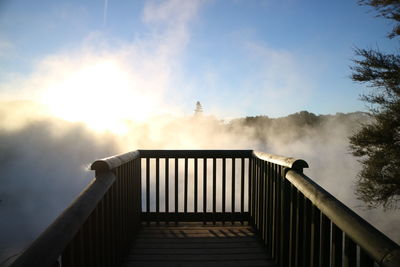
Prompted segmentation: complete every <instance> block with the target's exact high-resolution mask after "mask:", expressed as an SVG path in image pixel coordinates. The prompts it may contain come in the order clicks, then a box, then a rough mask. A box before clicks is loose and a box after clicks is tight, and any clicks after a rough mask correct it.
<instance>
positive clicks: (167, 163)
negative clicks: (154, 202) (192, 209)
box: [165, 158, 169, 213]
mask: <svg viewBox="0 0 400 267" xmlns="http://www.w3.org/2000/svg"><path fill="white" fill-rule="evenodd" d="M165 212H166V213H169V158H165Z"/></svg>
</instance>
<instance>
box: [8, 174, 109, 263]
mask: <svg viewBox="0 0 400 267" xmlns="http://www.w3.org/2000/svg"><path fill="white" fill-rule="evenodd" d="M114 181H115V175H114V174H113V173H112V172H103V173H101V174H99V175H98V176H97V177H96V179H93V180H92V182H91V183H90V184H89V185H88V186H87V187H86V189H85V190H84V191H83V192H82V193H81V194H80V195H79V197H78V198H77V199H76V200H75V201H74V202H73V203H72V204H71V205H70V206H69V207H68V208H67V209H65V210H64V212H63V213H62V214H61V215H60V216H58V218H57V219H56V220H55V221H54V222H53V223H52V224H51V225H50V226H49V227H48V228H47V229H46V230H45V231H44V232H43V233H42V234H41V235H40V236H39V237H38V238H37V239H36V240H35V241H34V242H33V243H32V244H31V245H30V246H29V249H27V250H25V251H24V252H23V253H22V254H21V255H20V256H19V257H18V258H17V259H16V260H15V262H14V263H13V264H12V265H11V266H12V267H20V266H21V267H22V266H25V267H26V266H41V267H46V266H53V264H54V263H55V262H56V261H57V259H58V257H59V256H60V255H61V254H62V252H63V251H64V249H65V247H66V246H67V244H68V243H69V242H70V241H71V240H72V238H73V237H74V236H75V235H76V233H77V232H78V231H79V229H80V228H81V227H82V225H83V223H84V222H85V220H86V219H87V218H88V216H89V214H90V213H91V212H92V211H93V210H94V209H95V207H96V206H97V205H98V203H99V202H100V201H101V199H102V198H103V196H104V194H105V193H106V192H107V191H108V189H109V188H110V187H111V185H112V184H113V183H114Z"/></svg>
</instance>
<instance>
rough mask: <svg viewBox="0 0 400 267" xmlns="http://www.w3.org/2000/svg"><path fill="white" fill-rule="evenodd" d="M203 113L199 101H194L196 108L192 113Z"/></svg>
mask: <svg viewBox="0 0 400 267" xmlns="http://www.w3.org/2000/svg"><path fill="white" fill-rule="evenodd" d="M201 114H203V107H202V106H201V104H200V101H197V102H196V108H195V110H194V115H201Z"/></svg>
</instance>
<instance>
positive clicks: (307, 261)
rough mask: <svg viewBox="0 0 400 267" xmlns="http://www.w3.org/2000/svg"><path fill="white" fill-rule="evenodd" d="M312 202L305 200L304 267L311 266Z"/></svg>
mask: <svg viewBox="0 0 400 267" xmlns="http://www.w3.org/2000/svg"><path fill="white" fill-rule="evenodd" d="M311 205H312V204H311V201H310V200H309V199H307V198H304V251H305V253H304V266H310V265H311V218H312V215H311Z"/></svg>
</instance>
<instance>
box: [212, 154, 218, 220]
mask: <svg viewBox="0 0 400 267" xmlns="http://www.w3.org/2000/svg"><path fill="white" fill-rule="evenodd" d="M212 179H213V186H212V188H213V191H212V193H213V206H212V211H213V213H214V214H215V213H216V212H217V159H216V158H213V177H212ZM213 222H214V224H215V220H214V221H213Z"/></svg>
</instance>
